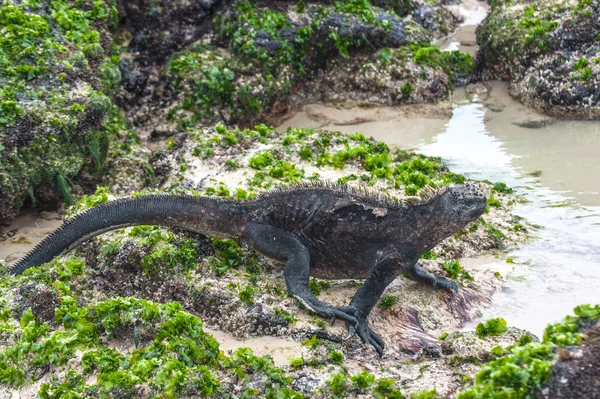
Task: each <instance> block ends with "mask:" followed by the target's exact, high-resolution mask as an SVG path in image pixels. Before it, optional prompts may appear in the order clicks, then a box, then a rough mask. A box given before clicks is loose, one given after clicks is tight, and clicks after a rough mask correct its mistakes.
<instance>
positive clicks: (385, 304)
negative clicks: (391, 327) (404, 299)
mask: <svg viewBox="0 0 600 399" xmlns="http://www.w3.org/2000/svg"><path fill="white" fill-rule="evenodd" d="M396 303H398V298H397V297H395V296H393V295H384V296H383V297H382V298H381V300H380V301H379V305H378V306H379V308H380V309H383V310H392V308H393V307H394V306H395V305H396Z"/></svg>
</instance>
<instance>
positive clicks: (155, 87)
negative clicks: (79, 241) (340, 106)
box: [118, 1, 471, 137]
mask: <svg viewBox="0 0 600 399" xmlns="http://www.w3.org/2000/svg"><path fill="white" fill-rule="evenodd" d="M374 4H375V3H373V4H372V3H371V2H369V1H334V2H324V3H323V2H299V3H295V2H280V3H279V2H261V3H254V2H248V1H237V2H233V3H231V4H226V5H221V8H219V12H215V15H214V17H213V16H212V15H207V20H206V21H205V22H206V23H209V22H212V27H213V29H214V35H210V34H208V33H207V34H206V35H204V36H202V38H201V39H200V40H197V41H195V42H194V43H192V44H190V45H188V46H186V47H184V48H181V46H179V45H178V46H175V47H174V48H173V50H179V49H180V48H181V50H179V51H174V52H173V53H172V54H171V56H170V57H169V58H168V60H167V61H166V63H165V65H164V66H163V68H162V69H161V70H160V72H159V73H156V72H157V71H156V70H155V71H154V73H149V74H148V73H145V72H144V70H145V69H147V68H145V67H144V66H143V64H144V62H145V61H146V59H145V58H144V57H143V56H142V55H140V54H141V53H140V51H139V49H138V48H137V47H136V46H137V45H135V46H134V45H131V46H130V47H129V49H128V52H127V56H126V57H128V59H124V60H122V67H123V70H124V73H125V76H126V79H125V81H126V85H125V87H124V88H123V89H122V90H121V91H120V92H119V95H118V98H119V99H120V102H121V100H122V103H124V104H126V108H127V109H128V112H129V115H130V116H131V119H132V121H133V122H134V123H135V124H136V125H137V126H139V127H140V129H143V130H149V133H150V134H151V136H152V137H160V136H169V135H172V134H174V133H175V132H176V131H184V130H185V129H187V128H190V127H196V126H198V125H205V126H206V125H209V124H213V123H215V122H218V121H223V122H224V123H226V124H229V125H233V124H236V125H239V126H252V125H254V124H256V123H260V122H265V121H272V120H274V119H273V118H277V117H280V116H282V115H284V114H285V113H286V112H288V111H290V110H291V109H293V108H294V107H297V106H299V105H301V104H306V103H307V102H314V101H338V102H339V101H365V102H369V103H376V104H387V105H394V104H401V103H419V102H425V101H437V100H440V99H445V98H446V97H447V95H448V93H449V92H450V90H451V88H452V86H453V83H455V81H456V79H455V77H457V76H459V75H460V74H465V73H466V74H468V73H469V72H470V70H471V58H470V56H468V55H465V54H462V53H459V52H458V51H455V52H448V53H446V52H442V51H440V49H439V48H438V47H436V46H434V45H431V37H432V34H431V33H430V32H429V31H428V30H427V29H426V28H424V27H423V26H421V25H420V24H419V23H418V22H417V21H416V20H415V17H414V16H412V15H411V14H409V15H406V16H400V15H399V14H397V13H396V12H395V11H394V9H395V8H393V7H391V5H390V6H386V5H385V4H381V5H382V7H384V6H385V7H388V8H380V7H377V6H375V5H374ZM377 4H380V3H377ZM402 15H404V14H402ZM155 28H156V27H155V26H154V25H151V28H150V29H152V30H154V29H155ZM436 29H437V28H436ZM194 32H196V31H194ZM132 34H133V33H132ZM134 37H135V36H134ZM132 43H133V42H132ZM144 91H145V94H143V93H144ZM142 94H143V95H142Z"/></svg>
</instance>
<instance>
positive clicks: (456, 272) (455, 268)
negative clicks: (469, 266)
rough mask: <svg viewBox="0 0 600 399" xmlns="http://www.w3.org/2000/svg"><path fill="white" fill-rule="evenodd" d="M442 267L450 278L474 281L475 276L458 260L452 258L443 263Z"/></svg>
mask: <svg viewBox="0 0 600 399" xmlns="http://www.w3.org/2000/svg"><path fill="white" fill-rule="evenodd" d="M442 269H444V271H445V272H446V273H448V275H449V276H450V278H452V279H454V280H457V279H458V278H461V279H463V280H469V281H473V277H472V276H471V275H470V274H469V272H467V271H466V270H464V268H463V267H462V265H461V264H460V262H459V261H457V260H451V261H446V262H444V263H442Z"/></svg>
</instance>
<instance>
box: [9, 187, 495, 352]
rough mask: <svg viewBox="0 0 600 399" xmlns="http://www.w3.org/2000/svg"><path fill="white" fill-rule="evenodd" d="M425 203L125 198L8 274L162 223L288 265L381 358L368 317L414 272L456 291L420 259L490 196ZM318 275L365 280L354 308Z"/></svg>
mask: <svg viewBox="0 0 600 399" xmlns="http://www.w3.org/2000/svg"><path fill="white" fill-rule="evenodd" d="M427 197H428V198H426V199H422V200H419V201H414V202H407V201H401V202H398V201H394V200H392V199H391V198H389V197H387V196H384V195H376V194H373V193H368V192H366V191H364V190H363V191H361V190H355V189H349V188H347V187H345V186H339V185H330V184H327V183H318V184H309V185H296V186H292V187H289V188H285V189H279V190H276V191H271V192H268V193H265V194H262V195H260V196H258V197H257V198H254V199H250V200H245V201H236V200H232V199H216V198H211V197H198V196H188V195H170V194H159V195H145V196H141V197H133V198H121V199H118V200H115V201H111V202H108V203H105V204H102V205H98V206H96V207H94V208H91V209H88V210H86V211H85V212H83V213H81V214H79V215H77V216H75V217H73V218H72V219H70V220H68V221H67V222H65V223H64V224H63V225H62V226H61V227H60V228H58V229H57V230H56V231H54V232H53V233H52V234H51V235H49V236H48V237H46V238H45V239H44V240H42V242H40V243H39V244H38V245H37V246H36V247H35V248H34V249H33V250H31V251H30V252H29V253H28V254H27V255H25V256H24V257H23V258H22V259H20V260H19V261H18V262H17V263H16V264H14V265H13V266H12V267H10V269H9V270H10V272H11V273H13V274H20V273H22V272H23V271H24V270H25V269H27V268H30V267H33V266H38V265H40V264H42V263H45V262H48V261H50V260H51V259H52V258H53V257H55V256H57V255H59V254H60V253H62V252H64V251H65V250H70V249H72V248H74V247H75V246H77V245H78V244H79V243H81V242H82V241H84V240H87V239H90V238H92V237H94V236H97V235H99V234H101V233H103V232H106V231H109V230H114V229H118V228H122V227H125V226H132V225H140V224H144V225H162V226H169V227H176V228H180V229H184V230H188V231H192V232H196V233H201V234H204V235H207V236H213V237H221V238H230V239H234V240H238V241H243V242H246V243H247V244H248V245H249V246H251V247H253V248H254V249H255V250H257V251H258V252H260V253H262V254H263V255H265V256H267V257H269V258H272V259H274V260H276V261H279V262H282V263H285V268H284V277H285V282H286V286H287V289H288V291H289V292H290V293H291V294H292V295H293V296H294V297H295V298H296V299H298V300H299V301H300V302H301V303H302V304H303V305H304V306H305V307H306V308H308V309H310V310H311V311H313V312H314V313H316V314H318V315H319V316H322V317H328V318H332V321H333V320H335V319H336V318H337V319H341V320H344V321H346V322H347V324H348V329H349V332H350V336H352V335H354V334H356V333H358V335H359V337H360V338H361V340H362V341H363V342H364V343H368V344H371V345H372V346H373V347H374V348H375V350H376V351H377V353H378V354H380V355H382V353H383V349H384V342H383V341H382V339H381V338H379V337H378V336H377V334H375V332H374V331H373V330H372V329H371V328H370V327H369V325H368V322H367V316H368V315H369V313H370V312H371V309H373V307H374V306H375V304H376V303H377V301H378V300H379V298H380V296H381V294H382V293H383V291H384V290H385V288H386V287H387V286H388V285H389V284H390V283H391V282H392V281H393V280H394V279H395V278H396V277H398V276H399V275H400V274H403V273H409V274H410V275H412V276H413V277H414V278H416V279H417V280H420V281H423V282H425V283H428V284H430V285H433V286H434V287H437V288H443V289H448V290H451V291H457V289H458V287H457V285H456V283H454V282H452V281H450V280H447V279H446V278H444V277H441V276H435V275H432V274H430V273H428V272H426V271H425V270H423V268H422V267H421V266H420V265H419V263H418V260H419V258H420V257H421V255H422V254H423V253H425V252H426V251H428V250H429V249H431V248H433V247H434V246H435V245H436V244H437V243H438V242H440V241H441V240H442V239H444V238H446V237H448V236H449V235H451V234H454V233H455V232H456V231H458V230H459V229H461V228H463V227H464V226H465V225H467V224H468V223H469V222H472V221H474V220H476V219H477V218H478V217H479V216H480V215H481V214H482V213H483V212H484V211H485V208H486V198H485V195H484V194H483V193H482V191H481V190H480V189H479V188H478V187H476V186H475V185H472V184H466V185H462V186H452V187H444V188H442V189H439V190H437V191H434V190H433V189H429V195H428V196H427ZM311 275H312V276H315V277H318V278H324V279H344V278H355V279H363V278H364V279H366V281H365V283H364V285H363V286H362V287H361V288H359V289H358V291H357V292H356V295H354V297H353V298H352V300H351V301H350V304H349V305H348V306H331V305H328V304H326V303H323V302H321V301H320V300H319V299H317V298H316V297H315V296H314V295H313V294H312V293H311V291H310V290H309V288H308V283H309V277H310V276H311Z"/></svg>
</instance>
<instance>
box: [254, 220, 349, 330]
mask: <svg viewBox="0 0 600 399" xmlns="http://www.w3.org/2000/svg"><path fill="white" fill-rule="evenodd" d="M243 238H244V239H246V240H247V241H248V242H249V243H250V244H251V245H252V247H253V248H254V249H256V250H257V251H258V252H260V253H262V254H263V255H265V256H267V257H269V258H272V259H275V260H278V261H281V262H284V263H285V270H284V272H283V274H284V277H285V283H286V286H287V289H288V291H289V292H290V294H292V296H293V297H294V298H296V299H297V300H298V301H300V303H302V305H304V306H305V307H306V308H308V309H309V310H311V311H313V312H314V313H316V314H317V315H319V316H322V317H327V318H338V319H341V320H344V321H346V322H348V323H349V324H350V325H356V324H357V323H358V321H357V318H356V314H357V311H356V309H355V308H353V307H351V306H331V305H328V304H326V303H323V302H321V301H320V300H318V299H317V297H315V296H314V295H313V293H312V292H311V291H310V289H309V288H308V283H309V280H310V254H309V252H308V249H307V248H306V247H305V246H304V245H303V244H302V243H301V242H300V241H298V239H296V238H295V237H294V236H293V235H291V234H290V233H288V232H285V231H283V230H280V229H278V228H275V227H273V226H267V225H262V224H258V223H251V224H249V225H248V226H246V227H245V228H244V233H243Z"/></svg>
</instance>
